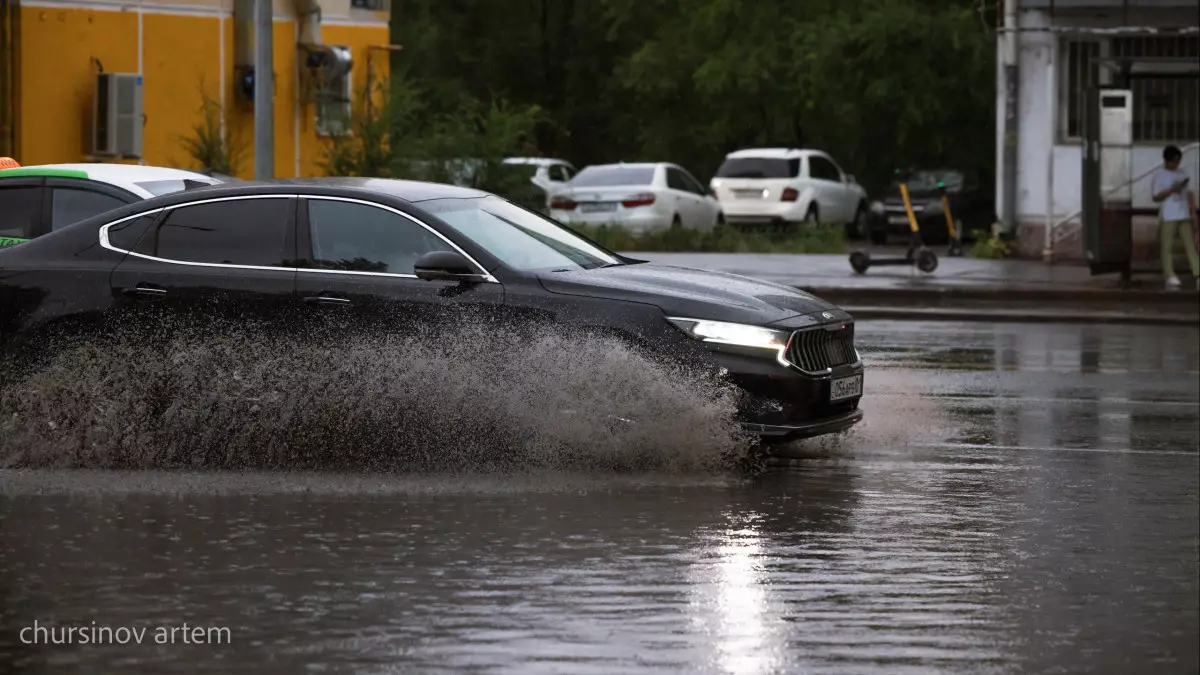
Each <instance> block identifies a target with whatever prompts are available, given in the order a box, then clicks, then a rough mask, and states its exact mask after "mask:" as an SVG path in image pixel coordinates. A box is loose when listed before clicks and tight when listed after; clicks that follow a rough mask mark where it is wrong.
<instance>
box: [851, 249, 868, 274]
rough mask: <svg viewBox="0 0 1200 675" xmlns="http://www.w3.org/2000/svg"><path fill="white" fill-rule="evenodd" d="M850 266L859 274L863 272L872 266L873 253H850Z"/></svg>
mask: <svg viewBox="0 0 1200 675" xmlns="http://www.w3.org/2000/svg"><path fill="white" fill-rule="evenodd" d="M850 267H852V268H853V269H854V271H855V272H857V273H858V274H863V273H864V272H866V271H867V270H868V269H870V267H871V254H870V253H867V252H866V251H855V252H854V253H851V254H850Z"/></svg>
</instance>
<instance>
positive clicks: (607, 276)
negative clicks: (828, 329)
mask: <svg viewBox="0 0 1200 675" xmlns="http://www.w3.org/2000/svg"><path fill="white" fill-rule="evenodd" d="M539 279H540V280H541V283H542V286H543V287H545V289H546V290H547V291H549V292H551V293H557V294H561V295H577V296H583V297H592V298H608V299H611V300H624V301H627V302H640V303H643V304H649V305H657V306H658V307H659V308H661V309H662V310H663V312H665V313H666V314H667V315H669V316H683V317H689V318H696V319H711V320H715V321H732V322H736V323H747V324H754V325H759V326H765V325H768V324H774V323H778V322H780V321H784V320H785V319H788V318H791V317H795V316H799V315H804V314H811V313H813V312H820V311H823V310H835V309H837V308H836V307H835V306H834V305H832V304H830V303H829V302H826V301H825V300H822V299H820V298H818V297H816V296H815V295H811V294H809V293H805V292H804V291H801V290H798V289H795V288H792V287H790V286H783V285H780V284H775V283H771V282H769V281H761V280H759V279H751V278H750V277H743V276H739V275H736V274H727V273H724V272H712V271H708V270H698V269H692V268H688V267H674V266H670V265H656V264H653V263H637V264H632V265H621V266H619V267H606V268H600V269H593V270H576V271H569V272H547V273H544V274H541V275H539ZM837 316H838V317H847V316H848V315H846V314H845V313H844V312H841V311H838V312H837Z"/></svg>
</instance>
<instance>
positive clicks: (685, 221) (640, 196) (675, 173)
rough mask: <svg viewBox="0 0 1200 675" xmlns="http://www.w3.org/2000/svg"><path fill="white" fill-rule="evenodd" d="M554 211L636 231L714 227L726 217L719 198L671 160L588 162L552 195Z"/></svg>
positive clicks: (571, 220)
mask: <svg viewBox="0 0 1200 675" xmlns="http://www.w3.org/2000/svg"><path fill="white" fill-rule="evenodd" d="M550 217H551V218H554V219H555V220H557V221H559V222H561V223H566V224H580V225H602V224H606V223H612V224H617V225H622V226H624V227H626V228H628V229H629V230H630V231H632V232H657V231H661V230H665V229H668V228H671V227H686V228H689V229H696V230H711V229H712V228H714V227H716V225H717V224H718V223H720V222H723V221H724V216H723V215H722V213H721V205H720V203H718V202H717V200H716V199H715V198H714V197H713V196H712V195H711V194H709V192H708V191H707V190H705V189H704V187H703V186H702V185H701V184H700V182H699V181H697V180H696V179H695V178H693V177H692V175H691V174H689V173H688V172H687V171H685V170H684V169H683V167H680V166H678V165H676V164H671V163H668V162H657V163H645V164H597V165H594V166H589V167H585V168H584V169H583V171H580V172H579V173H578V174H576V175H575V177H574V178H572V179H571V181H570V182H568V183H567V185H566V187H565V188H563V189H562V190H560V191H558V192H557V193H556V194H555V195H554V196H553V197H552V198H551V200H550Z"/></svg>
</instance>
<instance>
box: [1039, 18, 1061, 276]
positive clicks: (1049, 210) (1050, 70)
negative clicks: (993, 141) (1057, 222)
mask: <svg viewBox="0 0 1200 675" xmlns="http://www.w3.org/2000/svg"><path fill="white" fill-rule="evenodd" d="M1054 50H1055V44H1054V40H1053V37H1051V41H1050V43H1049V44H1048V45H1047V46H1046V118H1047V121H1048V125H1049V126H1048V127H1047V129H1049V130H1050V142H1049V143H1047V144H1046V224H1045V232H1044V233H1043V234H1044V241H1043V246H1042V260H1043V261H1045V262H1054V143H1055V141H1057V140H1058V126H1057V124H1056V123H1057V121H1058V105H1057V104H1058V97H1057V96H1056V95H1055V94H1056V92H1057V87H1056V83H1057V79H1058V78H1057V71H1056V70H1055V67H1054V65H1055V58H1054Z"/></svg>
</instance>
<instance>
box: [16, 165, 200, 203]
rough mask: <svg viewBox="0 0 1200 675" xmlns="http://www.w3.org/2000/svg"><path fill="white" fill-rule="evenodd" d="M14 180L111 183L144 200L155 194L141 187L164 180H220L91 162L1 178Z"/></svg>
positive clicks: (27, 169) (182, 171) (25, 168)
mask: <svg viewBox="0 0 1200 675" xmlns="http://www.w3.org/2000/svg"><path fill="white" fill-rule="evenodd" d="M10 176H56V177H63V178H80V179H84V180H93V181H96V182H99V183H107V184H109V185H115V186H117V187H119V188H123V189H125V190H128V191H130V192H133V193H135V194H137V195H139V196H141V197H153V196H154V194H153V193H151V192H150V191H148V190H146V189H145V188H142V187H139V186H138V185H137V184H138V183H147V182H152V181H160V180H194V181H200V182H202V183H212V182H213V181H217V180H220V179H218V178H210V177H208V176H205V175H204V174H202V173H197V172H195V171H187V170H185V169H172V168H168V167H165V166H146V165H143V164H110V163H103V162H88V163H77V164H36V165H33V166H23V167H20V168H17V169H5V170H3V171H0V178H5V177H10Z"/></svg>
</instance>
